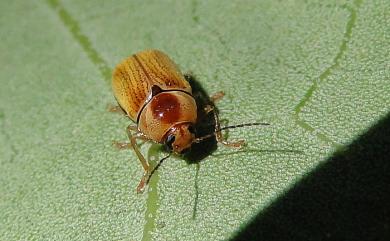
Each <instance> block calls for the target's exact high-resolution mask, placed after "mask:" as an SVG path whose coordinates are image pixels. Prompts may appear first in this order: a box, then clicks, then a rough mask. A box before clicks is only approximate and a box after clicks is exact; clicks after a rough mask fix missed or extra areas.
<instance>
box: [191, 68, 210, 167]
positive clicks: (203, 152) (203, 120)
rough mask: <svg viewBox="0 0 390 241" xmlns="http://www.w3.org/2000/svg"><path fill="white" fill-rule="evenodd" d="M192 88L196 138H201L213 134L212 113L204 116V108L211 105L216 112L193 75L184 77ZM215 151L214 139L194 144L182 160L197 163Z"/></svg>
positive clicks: (207, 95)
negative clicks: (194, 104)
mask: <svg viewBox="0 0 390 241" xmlns="http://www.w3.org/2000/svg"><path fill="white" fill-rule="evenodd" d="M185 77H186V79H187V81H188V82H189V83H190V85H191V87H192V94H193V96H194V98H195V101H196V105H197V107H198V113H197V114H198V120H199V121H197V123H196V125H195V129H196V137H202V136H205V135H207V134H210V133H213V132H214V124H215V122H214V117H213V115H212V113H209V114H208V115H205V111H204V108H205V107H206V106H207V105H211V106H213V107H214V108H215V110H217V108H216V106H215V105H214V103H213V102H212V101H211V100H210V97H209V94H208V93H207V92H206V90H205V89H204V88H203V87H202V86H201V85H200V83H199V82H198V81H197V80H196V79H195V77H194V76H193V75H186V76H185ZM216 149H217V141H216V140H215V138H209V139H206V140H204V141H202V142H200V143H194V144H192V146H191V151H190V152H189V153H187V154H185V155H184V159H185V160H186V161H187V162H188V163H189V164H193V163H198V162H200V161H201V160H203V159H204V158H206V157H207V156H209V155H210V154H211V153H213V152H214V151H215V150H216Z"/></svg>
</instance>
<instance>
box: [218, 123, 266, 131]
mask: <svg viewBox="0 0 390 241" xmlns="http://www.w3.org/2000/svg"><path fill="white" fill-rule="evenodd" d="M269 125H270V124H269V123H258V122H255V123H245V124H239V125H232V126H225V127H222V128H221V129H220V130H221V131H223V130H226V129H234V128H239V127H247V126H269Z"/></svg>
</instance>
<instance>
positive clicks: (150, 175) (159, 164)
mask: <svg viewBox="0 0 390 241" xmlns="http://www.w3.org/2000/svg"><path fill="white" fill-rule="evenodd" d="M171 154H172V152H169V154H168V155H167V156H165V157H163V158H162V159H161V160H160V161H159V162H158V163H157V165H156V166H155V167H154V168H153V169H152V171H151V172H150V174H149V177H148V180H146V184H148V183H149V181H150V178H151V177H152V175H153V173H154V172H155V171H157V169H158V168H159V167H160V166H161V164H162V163H163V161H165V160H166V159H168V158H169V157H170V156H171Z"/></svg>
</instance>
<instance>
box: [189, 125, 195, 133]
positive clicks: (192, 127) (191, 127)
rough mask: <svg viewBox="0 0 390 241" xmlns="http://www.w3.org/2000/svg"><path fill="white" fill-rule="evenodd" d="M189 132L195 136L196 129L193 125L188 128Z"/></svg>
mask: <svg viewBox="0 0 390 241" xmlns="http://www.w3.org/2000/svg"><path fill="white" fill-rule="evenodd" d="M188 131H189V132H191V133H192V134H195V128H194V126H193V125H190V126H188Z"/></svg>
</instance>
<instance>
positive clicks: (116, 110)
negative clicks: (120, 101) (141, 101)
mask: <svg viewBox="0 0 390 241" xmlns="http://www.w3.org/2000/svg"><path fill="white" fill-rule="evenodd" d="M107 110H108V111H109V112H112V113H118V114H122V115H126V113H125V112H124V111H123V109H122V108H121V107H120V106H119V105H112V104H108V105H107Z"/></svg>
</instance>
